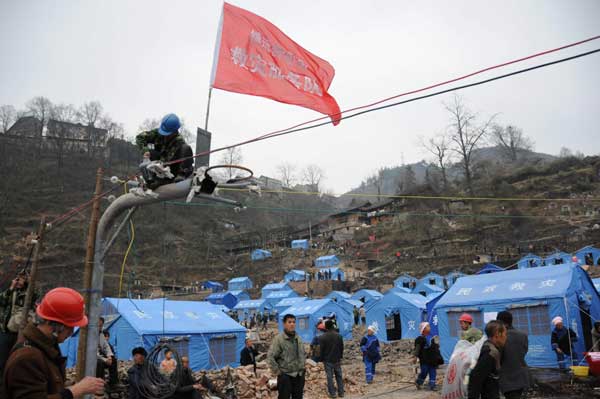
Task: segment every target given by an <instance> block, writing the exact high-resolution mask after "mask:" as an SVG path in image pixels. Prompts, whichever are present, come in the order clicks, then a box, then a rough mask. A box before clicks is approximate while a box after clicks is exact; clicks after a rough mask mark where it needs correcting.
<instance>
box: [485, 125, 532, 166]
mask: <svg viewBox="0 0 600 399" xmlns="http://www.w3.org/2000/svg"><path fill="white" fill-rule="evenodd" d="M492 136H493V140H494V142H495V144H496V145H497V146H498V147H500V149H501V150H502V152H503V153H504V155H505V156H506V157H507V158H508V159H509V160H511V161H516V160H517V158H518V156H519V153H520V152H522V151H526V150H531V149H532V148H533V140H531V139H530V138H529V137H527V136H525V135H524V134H523V130H522V129H519V128H518V127H516V126H512V125H508V126H506V127H503V126H500V125H494V126H493V127H492Z"/></svg>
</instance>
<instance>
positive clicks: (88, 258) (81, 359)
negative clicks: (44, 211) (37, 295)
mask: <svg viewBox="0 0 600 399" xmlns="http://www.w3.org/2000/svg"><path fill="white" fill-rule="evenodd" d="M103 176H104V171H103V170H102V168H98V171H97V172H96V191H95V192H94V202H93V203H92V215H91V217H90V225H89V227H88V237H87V246H86V250H85V265H84V271H83V299H84V300H85V313H86V315H87V316H89V314H88V311H89V308H90V291H91V289H92V269H93V267H94V251H95V249H96V230H97V229H98V220H99V219H100V194H101V193H102V177H103ZM87 335H88V329H87V326H85V327H81V328H80V329H79V344H78V346H77V365H76V371H77V380H80V379H82V378H83V377H84V373H85V346H86V343H87Z"/></svg>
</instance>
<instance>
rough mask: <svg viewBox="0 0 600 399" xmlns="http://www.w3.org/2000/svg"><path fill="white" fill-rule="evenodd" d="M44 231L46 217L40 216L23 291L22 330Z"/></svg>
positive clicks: (32, 291) (31, 295)
mask: <svg viewBox="0 0 600 399" xmlns="http://www.w3.org/2000/svg"><path fill="white" fill-rule="evenodd" d="M45 232H46V217H45V216H42V220H41V221H40V227H38V232H37V238H36V240H35V244H34V245H35V247H34V248H33V261H32V262H31V273H30V274H29V284H28V285H27V292H26V293H25V304H24V305H23V320H22V321H21V325H20V329H21V330H23V328H25V325H26V324H27V319H28V317H27V316H28V315H29V311H30V309H31V302H32V299H33V293H34V291H35V282H36V280H37V271H38V263H39V261H40V251H41V250H42V240H43V239H44V233H45Z"/></svg>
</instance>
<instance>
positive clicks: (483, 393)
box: [468, 320, 506, 399]
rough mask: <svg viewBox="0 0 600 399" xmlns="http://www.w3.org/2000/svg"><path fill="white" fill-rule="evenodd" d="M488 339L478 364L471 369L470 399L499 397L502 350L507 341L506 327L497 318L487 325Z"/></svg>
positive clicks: (482, 348) (494, 398)
mask: <svg viewBox="0 0 600 399" xmlns="http://www.w3.org/2000/svg"><path fill="white" fill-rule="evenodd" d="M485 335H487V340H486V341H485V342H484V343H483V346H482V347H481V352H480V353H479V358H478V359H477V364H475V367H474V368H473V370H471V376H470V378H469V385H468V399H499V398H500V384H499V382H498V380H499V372H500V364H501V352H502V348H503V347H504V344H505V343H506V327H505V326H504V323H502V322H501V321H497V320H492V321H490V322H489V323H488V324H487V325H486V326H485Z"/></svg>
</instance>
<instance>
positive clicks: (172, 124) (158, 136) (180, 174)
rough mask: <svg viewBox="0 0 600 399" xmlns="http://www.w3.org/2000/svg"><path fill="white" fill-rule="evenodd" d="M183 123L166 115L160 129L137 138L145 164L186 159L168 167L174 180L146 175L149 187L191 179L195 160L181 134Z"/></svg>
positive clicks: (173, 116)
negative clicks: (180, 129)
mask: <svg viewBox="0 0 600 399" xmlns="http://www.w3.org/2000/svg"><path fill="white" fill-rule="evenodd" d="M180 127H181V122H180V121H179V117H178V116H177V115H175V114H168V115H165V116H164V117H163V119H162V121H161V122H160V127H159V128H158V129H154V130H150V131H147V132H142V133H140V134H138V135H137V136H136V138H135V143H136V145H137V146H138V147H139V148H140V150H141V151H142V153H143V154H144V162H146V161H148V162H149V161H162V162H170V161H174V160H178V159H183V158H186V159H185V160H184V161H182V162H179V163H174V164H171V165H168V166H169V168H170V170H171V173H172V174H173V176H174V178H173V179H169V178H153V177H152V176H149V175H147V174H146V173H144V178H145V179H146V180H150V181H146V183H147V184H148V187H149V188H151V189H155V188H157V187H159V186H162V185H164V184H169V183H172V182H173V181H179V180H183V179H185V178H187V177H189V176H190V175H191V174H192V172H193V171H194V160H193V159H192V158H191V157H192V156H193V152H192V149H191V147H190V146H189V145H187V143H186V142H185V140H184V139H183V137H181V134H179V128H180Z"/></svg>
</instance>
